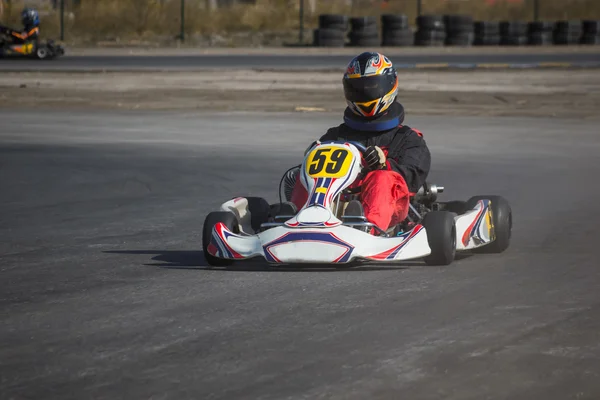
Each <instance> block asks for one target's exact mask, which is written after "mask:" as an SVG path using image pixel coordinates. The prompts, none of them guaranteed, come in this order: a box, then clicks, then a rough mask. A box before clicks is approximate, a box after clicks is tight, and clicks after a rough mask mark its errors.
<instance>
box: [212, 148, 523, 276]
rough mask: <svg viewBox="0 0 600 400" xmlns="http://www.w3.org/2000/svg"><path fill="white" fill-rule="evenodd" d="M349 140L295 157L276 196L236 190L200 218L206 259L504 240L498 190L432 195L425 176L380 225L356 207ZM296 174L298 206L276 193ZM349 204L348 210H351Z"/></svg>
mask: <svg viewBox="0 0 600 400" xmlns="http://www.w3.org/2000/svg"><path fill="white" fill-rule="evenodd" d="M365 150H366V149H365V148H364V147H363V146H362V145H361V144H360V143H355V142H340V141H329V142H323V143H321V142H317V143H316V144H315V145H314V146H313V147H312V148H310V149H309V150H308V152H307V153H306V156H305V158H304V161H303V163H302V164H301V165H300V166H296V167H294V168H292V169H290V170H288V171H287V172H286V174H284V176H283V178H282V180H281V182H280V185H279V196H280V197H279V203H276V204H273V205H270V204H269V203H268V202H267V201H266V200H265V199H263V198H259V197H236V198H233V199H231V200H229V201H227V202H225V203H223V204H222V205H221V208H220V210H219V211H214V212H211V213H209V214H208V215H207V216H206V218H205V220H204V227H203V238H202V247H203V251H204V257H205V258H206V261H207V262H208V263H209V264H210V265H213V266H227V265H230V264H232V263H233V262H234V261H240V260H247V259H252V258H256V257H258V258H263V259H264V260H266V262H267V263H270V264H348V263H356V262H360V261H366V262H377V263H398V262H400V261H405V260H415V259H423V260H424V261H425V263H426V264H429V265H448V264H450V263H452V262H453V261H454V259H455V255H456V253H457V252H462V251H472V252H484V253H499V252H502V251H504V250H505V249H507V248H508V246H509V243H510V236H511V229H512V212H511V208H510V205H509V203H508V201H507V200H506V199H504V198H503V197H501V196H476V197H472V198H471V199H469V200H468V201H450V202H438V201H437V196H438V194H439V193H442V192H443V191H444V188H443V187H439V186H436V185H434V184H430V183H425V184H424V185H423V186H422V187H421V188H420V189H419V190H418V192H417V193H414V194H412V195H411V199H410V211H409V214H408V216H407V217H406V219H405V220H404V221H402V223H400V224H398V225H396V226H393V227H391V228H389V229H388V230H386V231H384V230H382V229H381V228H379V227H377V226H376V225H374V224H372V223H370V222H369V221H368V220H367V219H366V218H365V217H364V216H363V215H361V213H357V212H355V211H356V207H349V204H351V202H352V201H356V200H357V199H358V198H359V196H360V188H350V186H351V185H352V183H353V182H354V181H356V180H357V179H360V178H361V177H362V176H364V173H365V170H364V167H363V164H362V163H363V161H362V154H363V152H364V151H365ZM296 177H298V179H300V180H301V182H302V184H303V185H304V187H305V188H306V189H307V191H308V194H309V195H308V200H307V201H306V203H305V204H304V206H302V208H301V209H300V210H296V207H295V206H294V205H293V203H291V202H289V198H290V190H289V188H290V186H289V185H288V186H287V188H286V191H285V196H286V200H288V201H285V202H284V201H282V195H281V193H282V191H281V188H282V183H284V182H285V181H291V182H293V181H295V179H296ZM351 209H352V210H351Z"/></svg>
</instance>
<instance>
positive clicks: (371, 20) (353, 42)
mask: <svg viewBox="0 0 600 400" xmlns="http://www.w3.org/2000/svg"><path fill="white" fill-rule="evenodd" d="M348 37H349V38H350V46H355V47H373V46H379V44H380V42H379V29H378V27H377V18H376V17H356V18H350V34H349V35H348Z"/></svg>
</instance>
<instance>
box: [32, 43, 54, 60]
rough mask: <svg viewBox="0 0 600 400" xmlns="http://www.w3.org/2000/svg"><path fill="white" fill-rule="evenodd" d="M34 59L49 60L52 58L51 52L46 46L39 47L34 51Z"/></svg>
mask: <svg viewBox="0 0 600 400" xmlns="http://www.w3.org/2000/svg"><path fill="white" fill-rule="evenodd" d="M35 57H36V58H37V59H38V60H49V59H51V58H52V52H51V51H50V49H49V48H48V47H47V46H39V47H38V48H37V49H35Z"/></svg>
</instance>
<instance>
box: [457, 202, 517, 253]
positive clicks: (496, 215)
mask: <svg viewBox="0 0 600 400" xmlns="http://www.w3.org/2000/svg"><path fill="white" fill-rule="evenodd" d="M479 200H490V201H491V203H492V204H491V209H492V223H493V224H494V234H495V236H496V239H494V241H493V242H491V243H489V244H486V245H485V246H482V247H479V248H476V249H474V250H473V251H474V252H476V253H502V252H503V251H504V250H506V249H507V248H508V246H509V245H510V237H511V235H512V210H511V208H510V204H509V203H508V200H506V199H505V198H504V197H502V196H475V197H471V198H470V199H469V201H467V208H468V209H471V208H473V207H475V205H476V204H477V202H478V201H479Z"/></svg>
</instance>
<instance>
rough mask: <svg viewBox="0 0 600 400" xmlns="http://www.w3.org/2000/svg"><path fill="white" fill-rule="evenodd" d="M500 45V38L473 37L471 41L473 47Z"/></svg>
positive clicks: (496, 36) (494, 36)
mask: <svg viewBox="0 0 600 400" xmlns="http://www.w3.org/2000/svg"><path fill="white" fill-rule="evenodd" d="M499 44H500V36H499V35H493V36H475V39H474V40H473V45H474V46H498V45H499Z"/></svg>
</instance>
